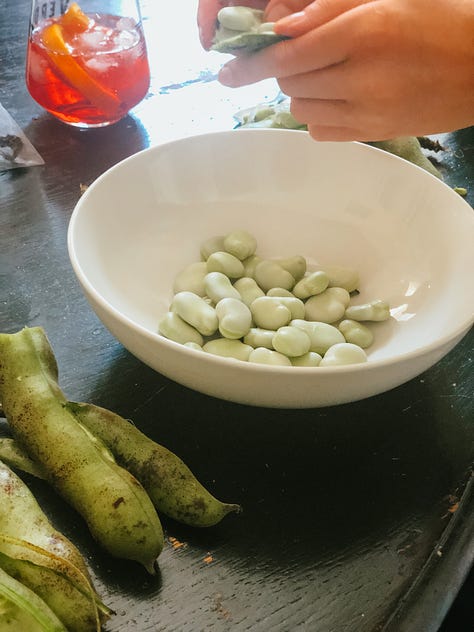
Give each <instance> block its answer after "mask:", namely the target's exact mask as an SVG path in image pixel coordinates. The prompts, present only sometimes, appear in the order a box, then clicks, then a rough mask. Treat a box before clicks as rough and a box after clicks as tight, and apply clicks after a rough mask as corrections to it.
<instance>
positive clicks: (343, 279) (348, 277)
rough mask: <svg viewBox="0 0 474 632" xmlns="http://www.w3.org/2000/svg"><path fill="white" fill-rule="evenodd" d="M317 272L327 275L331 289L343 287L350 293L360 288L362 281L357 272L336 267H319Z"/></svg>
mask: <svg viewBox="0 0 474 632" xmlns="http://www.w3.org/2000/svg"><path fill="white" fill-rule="evenodd" d="M316 270H320V271H322V272H325V273H326V274H327V276H328V278H329V287H343V288H344V289H345V290H347V291H348V292H353V291H354V290H357V289H358V288H359V283H360V280H359V273H358V272H357V270H353V269H352V268H346V267H344V266H335V265H323V266H319V265H318V266H317V268H316Z"/></svg>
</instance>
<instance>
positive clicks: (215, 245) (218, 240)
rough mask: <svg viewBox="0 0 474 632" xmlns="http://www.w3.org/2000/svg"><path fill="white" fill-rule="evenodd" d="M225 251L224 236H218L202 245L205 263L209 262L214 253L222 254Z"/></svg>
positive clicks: (202, 257) (201, 252)
mask: <svg viewBox="0 0 474 632" xmlns="http://www.w3.org/2000/svg"><path fill="white" fill-rule="evenodd" d="M223 250H224V235H216V236H215V237H210V238H209V239H206V241H204V242H203V243H202V244H201V249H200V254H201V259H202V260H203V261H207V260H208V259H209V257H210V256H211V255H212V254H213V253H214V252H222V251H223Z"/></svg>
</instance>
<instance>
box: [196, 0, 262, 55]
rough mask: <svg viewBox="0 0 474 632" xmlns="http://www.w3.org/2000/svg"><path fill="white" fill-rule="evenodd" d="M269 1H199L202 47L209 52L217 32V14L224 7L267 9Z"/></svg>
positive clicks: (198, 16)
mask: <svg viewBox="0 0 474 632" xmlns="http://www.w3.org/2000/svg"><path fill="white" fill-rule="evenodd" d="M267 2H268V0H199V4H198V14H197V22H198V27H199V38H200V40H201V44H202V46H203V47H204V48H205V49H206V50H209V48H210V47H211V46H212V39H213V37H214V33H215V31H216V20H217V14H218V13H219V10H220V9H222V7H231V6H245V7H252V8H254V9H262V10H263V9H265V7H266V6H267Z"/></svg>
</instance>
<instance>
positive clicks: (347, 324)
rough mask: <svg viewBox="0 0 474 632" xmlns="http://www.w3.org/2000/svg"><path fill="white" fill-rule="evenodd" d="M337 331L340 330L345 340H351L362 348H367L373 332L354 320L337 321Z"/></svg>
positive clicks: (370, 342)
mask: <svg viewBox="0 0 474 632" xmlns="http://www.w3.org/2000/svg"><path fill="white" fill-rule="evenodd" d="M339 331H341V332H342V334H343V336H344V338H345V339H346V342H352V343H353V344H355V345H358V346H359V347H362V349H367V347H370V345H371V344H372V343H373V341H374V334H373V333H372V332H371V331H370V329H369V328H368V327H366V326H365V325H363V324H362V323H360V322H358V321H356V320H349V319H345V320H342V321H341V322H340V323H339Z"/></svg>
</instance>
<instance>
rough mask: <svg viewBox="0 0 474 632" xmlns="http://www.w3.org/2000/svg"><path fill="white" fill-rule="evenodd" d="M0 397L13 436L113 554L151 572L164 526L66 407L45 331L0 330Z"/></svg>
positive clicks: (133, 481) (125, 474)
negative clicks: (1, 331) (16, 331)
mask: <svg viewBox="0 0 474 632" xmlns="http://www.w3.org/2000/svg"><path fill="white" fill-rule="evenodd" d="M0 358H1V359H0V399H1V401H2V404H3V409H4V412H5V415H6V418H7V420H8V423H9V425H10V428H11V430H12V433H13V435H14V437H15V438H16V439H17V440H18V441H19V442H20V443H21V444H22V445H23V446H24V447H25V449H26V450H27V452H28V454H29V455H30V457H31V458H32V459H33V460H35V461H37V462H38V463H40V464H41V466H42V467H43V469H44V470H45V472H46V475H47V480H48V482H49V483H50V484H51V485H52V486H53V487H54V489H55V490H56V491H57V492H58V493H59V494H60V495H61V496H63V498H64V499H65V500H66V501H67V502H69V503H70V504H71V505H72V506H73V507H74V508H75V509H76V510H77V511H78V513H80V514H81V515H82V516H83V518H84V520H85V521H86V523H87V525H88V527H89V530H90V531H91V533H92V535H93V536H94V537H95V538H96V540H97V541H98V542H99V543H100V544H101V545H102V546H103V547H104V548H105V549H106V550H107V551H108V552H109V553H110V554H111V555H113V556H116V557H119V558H124V559H130V560H135V561H137V562H139V563H141V564H143V566H144V567H145V568H146V569H147V570H148V571H149V572H150V573H155V563H156V559H157V557H158V555H159V554H160V552H161V550H162V548H163V531H162V528H161V524H160V521H159V518H158V515H157V513H156V510H155V508H154V507H153V504H152V503H151V500H150V498H149V497H148V494H147V493H146V491H145V490H144V489H143V487H142V486H141V485H140V483H139V482H138V481H137V479H136V478H135V477H134V476H132V475H131V474H130V473H129V472H127V471H126V470H124V469H123V468H121V467H120V466H119V465H117V464H116V463H115V462H114V460H113V457H112V456H111V455H110V456H109V455H106V454H105V453H104V451H103V450H102V449H101V448H100V447H99V445H98V442H95V441H93V440H92V439H91V437H90V436H89V434H88V433H87V432H86V431H85V429H84V428H83V427H82V426H81V425H80V424H79V423H78V422H77V419H76V418H75V417H74V416H73V415H72V414H71V413H70V412H69V411H68V410H67V409H66V407H65V404H66V398H65V397H64V395H63V393H62V392H61V390H60V388H59V385H58V371H57V364H56V360H55V358H54V354H53V351H52V349H51V346H50V344H49V341H48V339H47V338H46V335H45V333H44V331H43V330H42V329H41V328H40V327H32V328H25V329H23V330H21V331H20V332H18V333H16V334H0Z"/></svg>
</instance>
